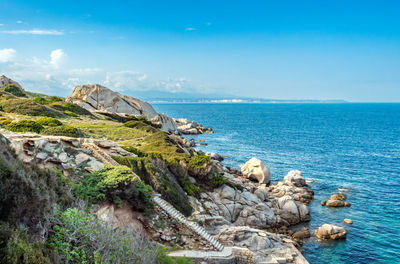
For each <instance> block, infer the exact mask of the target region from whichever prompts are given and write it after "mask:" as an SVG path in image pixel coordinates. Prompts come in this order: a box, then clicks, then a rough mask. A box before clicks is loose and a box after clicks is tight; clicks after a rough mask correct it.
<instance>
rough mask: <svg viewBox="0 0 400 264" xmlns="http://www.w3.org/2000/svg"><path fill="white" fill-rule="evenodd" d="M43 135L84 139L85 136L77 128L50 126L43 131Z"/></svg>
mask: <svg viewBox="0 0 400 264" xmlns="http://www.w3.org/2000/svg"><path fill="white" fill-rule="evenodd" d="M42 134H43V135H49V136H64V137H75V138H78V137H83V136H84V134H83V133H82V132H81V131H80V130H79V129H77V128H75V127H71V126H53V127H52V126H49V127H47V128H45V129H44V130H43V131H42Z"/></svg>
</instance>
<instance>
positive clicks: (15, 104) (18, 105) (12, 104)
mask: <svg viewBox="0 0 400 264" xmlns="http://www.w3.org/2000/svg"><path fill="white" fill-rule="evenodd" d="M0 108H1V109H3V111H4V112H7V113H16V114H20V115H29V116H50V117H61V116H63V114H62V113H60V112H58V111H56V110H54V109H51V108H49V107H47V106H44V105H40V104H38V103H36V102H35V101H33V100H32V99H23V98H11V99H8V100H1V101H0Z"/></svg>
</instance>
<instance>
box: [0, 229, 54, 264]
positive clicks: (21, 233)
mask: <svg viewBox="0 0 400 264" xmlns="http://www.w3.org/2000/svg"><path fill="white" fill-rule="evenodd" d="M0 241H1V242H0V263H18V264H19V263H20V264H42V263H43V264H47V263H48V264H50V263H52V261H51V260H50V259H51V258H50V257H49V256H51V255H53V254H52V251H51V249H50V248H48V247H47V246H46V243H45V242H44V241H38V242H36V241H34V240H33V239H32V237H31V236H30V235H29V234H28V233H27V232H26V231H25V230H19V229H14V228H12V227H10V226H9V225H8V224H7V223H4V222H0Z"/></svg>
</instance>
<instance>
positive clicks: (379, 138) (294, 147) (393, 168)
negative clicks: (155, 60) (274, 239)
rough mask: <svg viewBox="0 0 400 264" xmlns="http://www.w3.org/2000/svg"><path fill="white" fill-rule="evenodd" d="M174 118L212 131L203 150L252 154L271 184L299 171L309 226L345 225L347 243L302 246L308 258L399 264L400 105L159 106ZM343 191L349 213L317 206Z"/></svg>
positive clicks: (237, 156) (236, 156)
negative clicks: (305, 186) (307, 196)
mask: <svg viewBox="0 0 400 264" xmlns="http://www.w3.org/2000/svg"><path fill="white" fill-rule="evenodd" d="M155 108H156V110H158V111H159V112H162V113H166V114H168V115H170V116H173V117H185V118H188V119H191V120H196V121H197V122H199V123H202V124H203V125H205V126H209V127H212V128H213V129H214V130H215V134H213V135H209V134H206V135H199V136H189V137H188V138H195V139H196V140H198V139H205V140H206V142H207V143H208V144H209V145H208V146H206V147H199V148H200V149H203V150H204V151H206V152H219V153H220V154H222V155H227V156H228V157H229V158H228V159H227V160H225V161H224V162H225V163H226V164H227V165H230V166H234V167H236V168H239V165H240V164H242V163H244V162H246V161H247V160H248V159H249V158H251V157H253V156H255V157H258V158H259V159H261V160H263V161H264V162H265V163H266V164H267V166H268V167H269V168H270V170H271V173H272V176H271V177H272V180H273V181H277V180H281V179H282V178H283V177H284V176H285V175H286V174H287V172H288V171H289V170H292V169H299V170H301V171H302V172H303V176H305V177H306V179H307V180H309V185H310V187H311V188H312V189H313V190H314V191H315V200H314V201H313V202H312V203H311V204H310V209H311V221H310V223H309V224H308V226H309V228H310V229H312V230H315V229H316V228H317V227H318V226H320V225H322V224H324V223H335V224H339V225H343V226H345V225H344V224H342V223H341V222H342V221H343V219H344V218H350V219H352V220H353V222H354V223H353V225H352V226H346V229H347V230H348V236H347V239H346V240H344V241H340V242H326V243H319V242H316V241H315V239H314V238H311V239H310V240H309V241H308V242H307V243H306V244H305V245H304V247H303V248H304V249H305V253H304V256H305V257H306V258H307V259H308V260H309V262H310V263H312V264H319V263H400V104H156V105H155ZM339 190H341V191H342V192H343V193H345V194H347V196H348V201H349V202H350V203H351V204H352V206H351V207H349V208H336V209H335V208H327V207H322V206H321V205H320V201H321V200H324V199H327V198H329V196H330V195H331V194H332V193H335V192H338V191H339Z"/></svg>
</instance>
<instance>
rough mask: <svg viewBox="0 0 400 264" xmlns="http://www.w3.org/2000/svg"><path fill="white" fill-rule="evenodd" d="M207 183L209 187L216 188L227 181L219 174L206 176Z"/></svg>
mask: <svg viewBox="0 0 400 264" xmlns="http://www.w3.org/2000/svg"><path fill="white" fill-rule="evenodd" d="M208 179H209V183H210V184H211V186H213V187H215V188H218V187H220V186H222V185H224V184H226V183H227V181H228V180H227V179H226V178H225V177H224V176H222V175H221V174H220V173H215V174H211V175H209V176H208Z"/></svg>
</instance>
